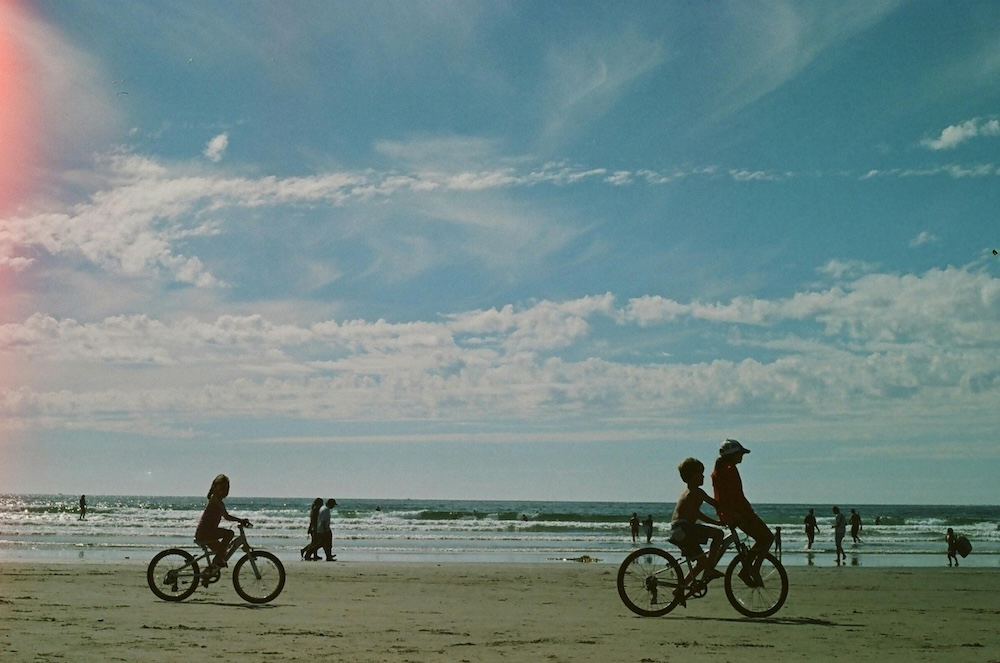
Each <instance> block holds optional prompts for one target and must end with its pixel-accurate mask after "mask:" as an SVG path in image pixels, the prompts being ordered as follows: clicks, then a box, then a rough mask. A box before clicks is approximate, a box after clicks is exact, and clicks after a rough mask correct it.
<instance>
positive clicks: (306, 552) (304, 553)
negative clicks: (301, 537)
mask: <svg viewBox="0 0 1000 663" xmlns="http://www.w3.org/2000/svg"><path fill="white" fill-rule="evenodd" d="M321 506H323V498H322V497H317V498H316V499H314V500H313V503H312V506H311V507H309V530H308V534H309V543H307V544H306V545H305V547H304V548H302V549H301V550H300V551H299V555H300V556H301V557H302V559H304V560H306V561H307V562H314V561H316V560H318V559H319V555H317V554H316V551H317V550H319V548H320V546H321V545H323V542H322V541H321V540H320V538H319V531H318V530H317V529H316V521H317V519H318V518H319V509H320V507H321Z"/></svg>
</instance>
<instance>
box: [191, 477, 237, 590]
mask: <svg viewBox="0 0 1000 663" xmlns="http://www.w3.org/2000/svg"><path fill="white" fill-rule="evenodd" d="M228 496H229V477H227V476H226V475H225V474H220V475H218V476H217V477H215V479H214V480H213V481H212V487H211V488H210V489H209V491H208V504H206V505H205V511H204V512H202V514H201V520H199V521H198V529H197V530H195V533H194V540H195V541H196V542H197V543H199V544H203V545H206V546H208V547H209V548H211V549H212V551H213V552H214V553H215V559H213V560H212V561H211V563H210V564H209V566H208V569H207V573H208V574H211V573H212V572H213V571H215V570H218V569H221V568H223V567H225V566H226V550H227V549H228V548H229V542H230V541H232V540H233V531H232V530H231V529H226V528H225V527H219V523H220V522H221V521H222V519H223V518H225V519H226V520H229V521H231V522H234V523H243V525H244V526H246V525H249V524H250V521H249V520H247V519H245V518H237V517H236V516H233V515H230V513H229V512H228V511H226V505H225V504H223V503H222V500H224V499H226V497H228Z"/></svg>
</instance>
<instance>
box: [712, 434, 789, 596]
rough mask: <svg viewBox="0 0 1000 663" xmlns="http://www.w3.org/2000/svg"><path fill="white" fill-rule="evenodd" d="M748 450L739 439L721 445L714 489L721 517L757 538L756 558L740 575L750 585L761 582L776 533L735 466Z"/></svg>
mask: <svg viewBox="0 0 1000 663" xmlns="http://www.w3.org/2000/svg"><path fill="white" fill-rule="evenodd" d="M748 453H750V450H749V449H747V448H746V447H744V446H743V445H742V444H740V443H739V442H738V441H736V440H731V439H727V440H726V441H725V442H723V443H722V446H721V447H719V458H718V460H716V461H715V470H713V471H712V489H713V492H714V493H715V501H716V503H717V504H716V510H717V511H718V512H719V520H721V521H722V522H723V524H725V525H735V526H737V527H739V528H740V529H742V530H743V531H744V532H746V533H747V534H748V535H749V536H750V537H751V538H752V539H753V540H754V544H753V547H752V548H751V552H752V553H753V555H752V557H753V558H754V560H755V562H754V563H753V564H752V565H750V566H744V567H743V570H742V571H740V574H739V575H740V579H741V580H743V582H745V583H746V584H747V585H749V586H755V585H759V584H760V578H759V572H760V562H761V560H762V558H763V555H764V553H766V552H767V551H768V549H769V548H770V547H771V544H772V543H774V535H773V534H772V533H771V530H770V529H768V527H767V525H766V524H765V523H764V521H763V520H761V519H760V516H758V515H757V514H756V513H755V512H754V510H753V507H752V506H751V505H750V502H749V500H747V498H746V496H745V495H743V480H742V479H741V478H740V471H739V470H738V469H736V466H737V465H739V464H740V462H742V460H743V456H745V455H746V454H748Z"/></svg>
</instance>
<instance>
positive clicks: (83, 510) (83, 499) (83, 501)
mask: <svg viewBox="0 0 1000 663" xmlns="http://www.w3.org/2000/svg"><path fill="white" fill-rule="evenodd" d="M86 519H87V496H86V495H80V520H86Z"/></svg>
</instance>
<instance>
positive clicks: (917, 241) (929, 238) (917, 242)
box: [910, 230, 938, 248]
mask: <svg viewBox="0 0 1000 663" xmlns="http://www.w3.org/2000/svg"><path fill="white" fill-rule="evenodd" d="M937 241H938V238H937V237H936V236H935V235H933V234H931V233H929V232H927V231H926V230H924V231H921V232H920V234H919V235H917V236H916V237H914V238H913V239H911V240H910V248H916V247H918V246H923V245H924V244H933V243H935V242H937Z"/></svg>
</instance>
